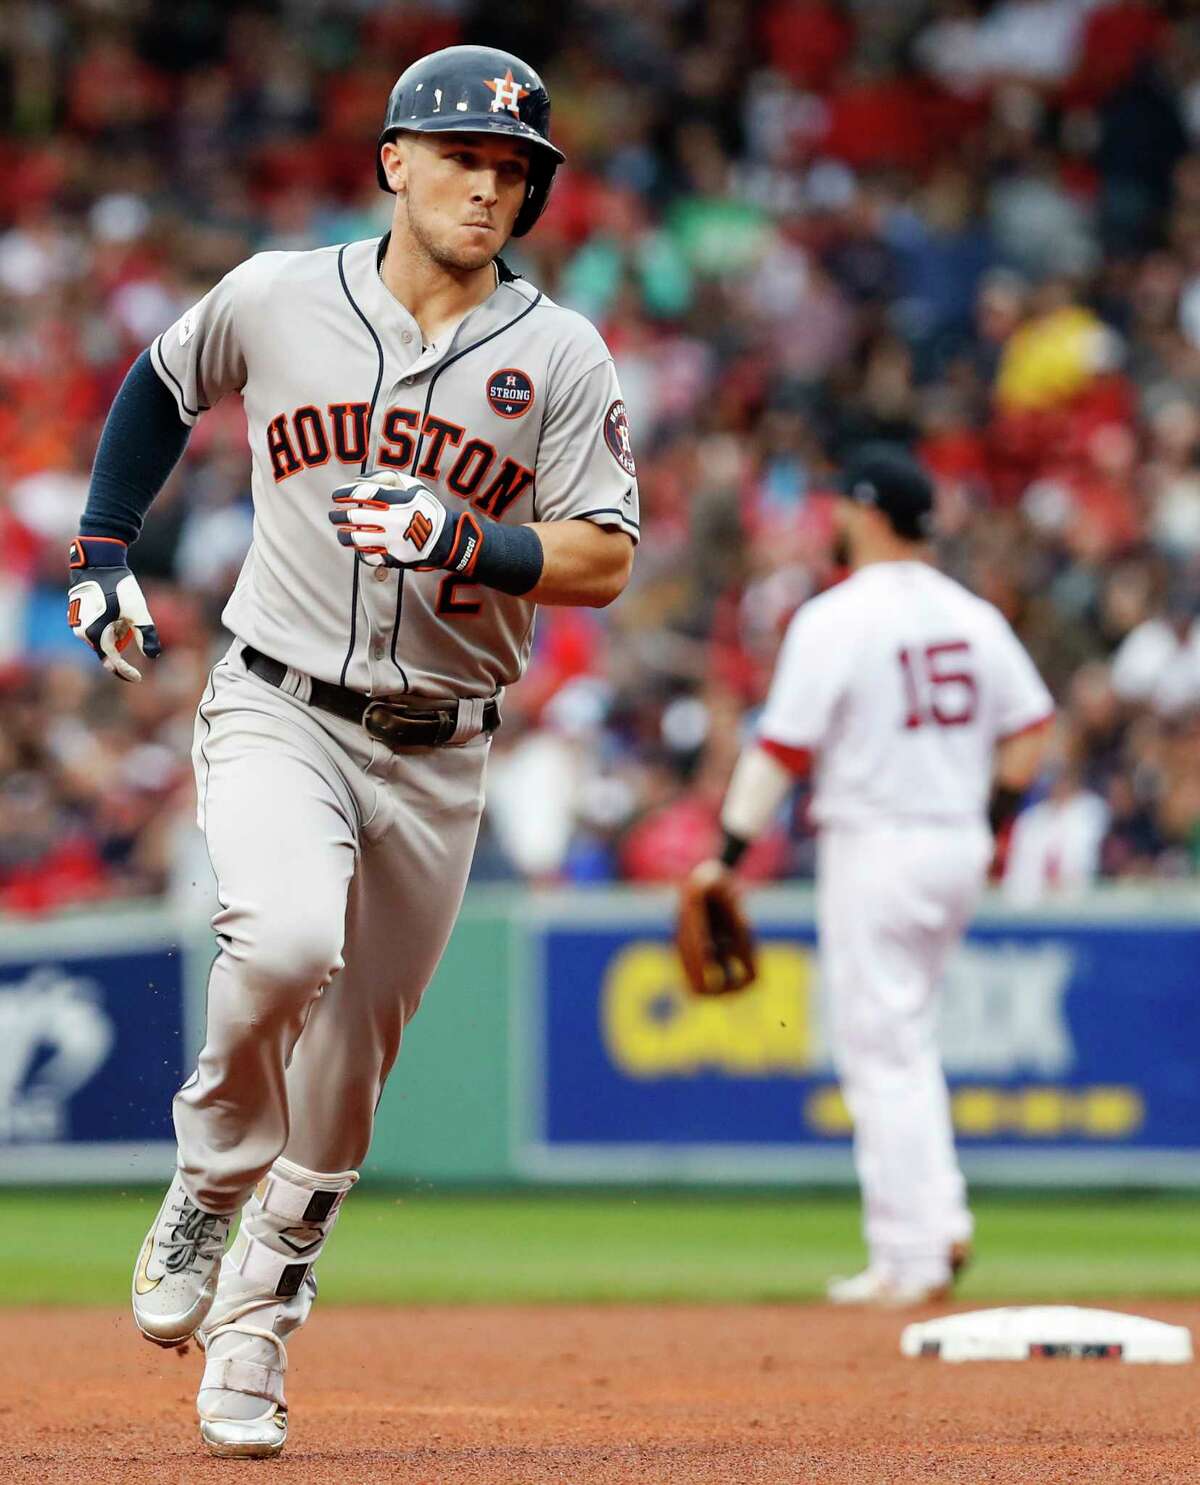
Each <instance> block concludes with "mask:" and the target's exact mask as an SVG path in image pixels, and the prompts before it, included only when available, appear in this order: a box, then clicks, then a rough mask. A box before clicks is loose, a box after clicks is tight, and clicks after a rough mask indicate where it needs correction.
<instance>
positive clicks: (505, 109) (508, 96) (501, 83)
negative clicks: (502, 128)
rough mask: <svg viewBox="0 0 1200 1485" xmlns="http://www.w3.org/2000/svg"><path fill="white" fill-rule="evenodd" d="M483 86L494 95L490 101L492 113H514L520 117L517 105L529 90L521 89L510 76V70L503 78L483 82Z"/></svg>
mask: <svg viewBox="0 0 1200 1485" xmlns="http://www.w3.org/2000/svg"><path fill="white" fill-rule="evenodd" d="M484 86H485V87H487V88H490V89H491V91H492V92H493V93H494V94H495V95H496V96H495V97H494V98H493V99H492V108H491V111H492V113H514V114H516V115H517V117H518V118H519V117H520V108H519V106H518V105H519V104H520V102H521V99H522V98H527V97H528V96H529V89H528V88H523V87H522V86H521V84H520V83H519V82H518V81H517V80H516V78H515V77H513V75H512V68H511V67H510V68H508V70H507V71H506V72H505V74H504V76H503V77H493V78H491V79H490V80H489V81H485V83H484Z"/></svg>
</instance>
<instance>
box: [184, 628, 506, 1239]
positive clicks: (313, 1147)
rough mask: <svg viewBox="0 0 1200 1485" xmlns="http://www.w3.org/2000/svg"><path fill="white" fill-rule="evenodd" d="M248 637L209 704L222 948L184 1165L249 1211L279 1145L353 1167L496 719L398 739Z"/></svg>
mask: <svg viewBox="0 0 1200 1485" xmlns="http://www.w3.org/2000/svg"><path fill="white" fill-rule="evenodd" d="M240 650H241V646H240V645H239V644H235V645H234V646H233V648H232V649H231V651H230V653H229V654H228V655H227V656H226V657H225V659H224V660H223V661H221V663H220V664H219V665H218V666H217V668H216V669H215V670H214V672H213V676H212V680H211V683H210V685H209V688H208V690H207V691H206V693H205V697H204V700H203V701H202V703H201V706H200V711H199V713H198V716H197V720H196V733H195V744H194V747H193V762H194V765H195V770H196V783H197V793H198V801H199V816H200V824H201V827H202V829H203V830H204V834H205V839H206V840H207V842H208V849H209V854H210V856H211V857H212V863H213V869H214V871H215V873H216V877H217V889H218V900H219V901H220V903H221V909H220V911H219V912H218V913H217V914H216V915H215V917H214V918H213V928H214V929H215V931H216V935H217V944H218V949H217V957H216V959H215V960H214V962H213V966H212V970H211V972H210V975H209V984H208V1027H207V1036H206V1040H205V1044H204V1048H203V1050H202V1051H201V1053H200V1059H199V1064H198V1067H197V1070H196V1072H195V1073H194V1074H193V1076H192V1077H191V1078H190V1079H189V1080H188V1082H187V1083H185V1084H184V1086H183V1088H182V1089H181V1090H180V1091H179V1093H178V1094H176V1096H175V1102H174V1117H175V1132H176V1136H177V1138H178V1141H179V1169H180V1172H181V1175H182V1177H183V1182H184V1185H185V1186H186V1187H187V1190H188V1192H189V1194H190V1195H191V1197H192V1199H193V1200H194V1201H195V1202H196V1203H197V1204H198V1205H199V1206H201V1207H203V1208H204V1210H205V1211H209V1212H219V1213H227V1212H234V1211H237V1210H238V1209H239V1208H240V1207H241V1206H242V1203H243V1202H244V1201H245V1200H246V1198H247V1197H248V1196H249V1195H250V1193H251V1191H252V1190H253V1188H254V1186H255V1185H256V1184H257V1182H258V1181H259V1180H260V1179H261V1178H262V1177H263V1176H264V1175H265V1174H266V1172H267V1171H268V1170H269V1169H270V1167H271V1164H272V1162H273V1161H274V1160H275V1159H276V1157H277V1156H280V1155H284V1156H286V1157H287V1159H288V1160H289V1161H291V1162H293V1163H294V1164H295V1165H297V1166H301V1167H303V1168H304V1169H306V1170H309V1171H351V1170H354V1169H355V1168H356V1167H357V1166H358V1165H359V1164H360V1163H361V1161H362V1159H363V1157H364V1156H365V1155H366V1153H367V1148H368V1146H369V1144H370V1141H371V1130H372V1126H373V1123H374V1115H375V1106H376V1104H377V1103H378V1101H379V1096H380V1094H381V1093H382V1091H383V1085H384V1081H385V1079H386V1078H387V1075H388V1072H389V1071H390V1069H391V1066H392V1063H393V1062H394V1061H395V1058H396V1054H397V1052H398V1051H399V1048H400V1038H401V1036H402V1034H403V1031H404V1027H405V1025H406V1024H407V1023H408V1021H409V1020H411V1018H412V1017H413V1015H414V1014H415V1013H416V1010H417V1007H418V1006H419V1005H420V1002H421V996H422V994H423V993H424V990H425V986H426V985H427V984H428V983H429V980H430V978H431V977H432V975H433V972H434V969H435V968H436V967H437V963H438V960H439V959H440V958H441V956H442V951H443V949H444V948H445V946H446V942H447V940H448V939H449V937H450V930H451V929H452V927H453V926H454V920H455V918H456V916H457V915H458V910H459V907H460V905H461V903H462V897H463V892H464V890H465V887H466V882H467V874H468V871H469V869H470V864H471V856H472V854H473V852H474V849H475V837H476V834H477V831H478V828H479V817H480V813H481V811H482V807H483V781H484V765H485V761H486V758H487V750H488V743H487V739H486V738H485V737H483V736H479V737H476V738H475V739H474V740H473V741H471V742H468V743H466V744H465V745H464V746H462V747H453V748H422V749H419V750H412V751H409V752H405V753H403V754H396V753H392V752H391V751H390V750H389V749H387V748H385V747H384V746H383V745H382V744H381V743H377V742H375V741H373V740H372V739H371V738H370V737H369V736H368V734H367V733H366V732H365V731H364V730H363V728H362V727H361V726H359V725H357V724H356V723H351V722H347V721H343V720H342V719H340V718H338V717H335V716H331V715H330V714H329V713H327V712H323V711H318V710H316V709H315V708H313V707H310V706H308V705H307V704H306V703H304V702H302V701H299V700H297V699H296V697H294V696H292V695H289V694H288V693H287V692H286V691H284V690H280V689H277V688H275V687H273V686H270V685H268V684H267V682H266V681H263V680H260V679H259V678H258V677H257V676H254V675H251V674H249V673H248V672H247V670H246V669H245V666H244V665H243V664H242V662H241V658H240Z"/></svg>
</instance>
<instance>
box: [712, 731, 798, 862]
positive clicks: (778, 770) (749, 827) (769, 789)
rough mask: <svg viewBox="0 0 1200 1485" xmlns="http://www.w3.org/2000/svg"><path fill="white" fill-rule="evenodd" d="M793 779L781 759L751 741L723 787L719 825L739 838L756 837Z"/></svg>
mask: <svg viewBox="0 0 1200 1485" xmlns="http://www.w3.org/2000/svg"><path fill="white" fill-rule="evenodd" d="M795 782H796V779H795V775H794V774H792V773H791V772H790V771H789V770H788V769H786V768H785V767H784V766H783V764H782V763H780V762H778V760H777V759H775V758H772V757H771V755H770V753H768V752H767V751H766V749H765V748H760V747H759V746H758V744H757V743H755V744H752V745H751V746H750V747H748V748H746V749H744V751H743V752H742V756H741V757H740V758H739V759H738V761H737V767H736V768H735V769H734V770H733V777H732V778H731V779H730V781H729V788H728V789H727V790H726V791H725V804H724V806H723V807H722V809H721V828H722V829H723V830H727V831H728V832H729V833H730V835H736V836H738V837H740V839H742V840H747V841H750V840H757V839H758V837H759V836H760V835H761V834H762V833H763V831H764V830H765V829H766V828H767V826H768V825H769V824H770V823H771V821H772V819H773V818H774V816H775V812H776V811H777V810H778V809H779V806H780V805H781V804H782V803H783V801H784V800H785V799H786V798H787V796H788V794H789V792H790V791H791V788H792V786H793V785H794V784H795Z"/></svg>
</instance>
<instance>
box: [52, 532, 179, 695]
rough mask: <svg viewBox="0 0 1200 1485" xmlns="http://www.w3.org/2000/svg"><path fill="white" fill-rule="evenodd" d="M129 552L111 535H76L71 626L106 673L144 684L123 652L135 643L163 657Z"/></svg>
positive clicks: (72, 551)
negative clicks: (97, 657) (107, 671)
mask: <svg viewBox="0 0 1200 1485" xmlns="http://www.w3.org/2000/svg"><path fill="white" fill-rule="evenodd" d="M128 555H129V548H128V546H126V544H125V543H124V542H123V541H118V540H117V539H116V538H115V537H110V536H77V537H76V538H75V540H74V541H73V542H72V543H71V549H70V556H69V561H70V569H71V587H70V589H69V590H68V592H67V623H68V624H70V626H71V628H72V630H73V631H74V633H75V637H76V638H77V639H81V640H83V642H84V644H86V645H90V646H91V648H92V649H93V650H95V652H96V654H97V655H98V656H99V658H100V661H101V663H102V664H103V666H104V668H105V670H111V671H112V673H113V675H115V676H117V677H119V678H120V679H121V680H123V681H140V680H141V678H142V677H141V672H140V671H139V670H137V668H136V667H135V666H133V665H130V663H129V661H128V660H124V659H122V656H121V652H122V651H123V650H125V649H127V648H128V646H129V645H130V644H131V643H134V644H136V645H137V647H138V649H139V650H141V652H142V654H143V655H148V656H149V657H150V658H151V659H154V658H155V657H156V656H158V655H160V654H161V653H162V645H161V644H159V642H158V630H157V629H155V627H154V620H153V619H152V618H151V617H150V610H149V608H147V606H146V599H145V596H144V595H143V593H142V590H141V588H140V587H139V586H138V580H137V578H135V577H134V575H133V573H132V572H130V570H129V565H128V563H127V561H126V558H127V557H128Z"/></svg>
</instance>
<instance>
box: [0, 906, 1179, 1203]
mask: <svg viewBox="0 0 1200 1485" xmlns="http://www.w3.org/2000/svg"><path fill="white" fill-rule="evenodd" d="M752 906H753V909H754V912H755V916H756V919H757V921H758V922H759V923H760V924H761V925H762V928H763V952H762V977H761V984H760V986H759V987H758V988H757V989H756V990H755V991H754V992H753V993H752V994H748V995H746V996H744V997H737V998H731V999H729V1000H723V1001H707V1002H698V1001H695V1000H692V999H689V998H687V997H685V995H684V994H683V992H682V990H681V988H680V984H679V977H678V974H677V971H676V967H675V962H674V958H673V954H672V952H671V950H670V947H669V935H670V929H671V917H672V908H673V903H672V899H671V897H670V896H669V894H665V893H658V892H631V891H614V892H587V893H571V892H551V893H545V894H537V893H528V892H521V893H508V892H504V891H493V890H480V891H476V892H473V893H472V894H470V895H469V897H468V901H467V904H466V907H465V909H464V912H463V915H462V918H461V920H460V923H459V926H458V929H457V931H456V933H455V935H454V938H453V941H452V942H451V945H450V948H449V950H448V951H447V954H446V957H445V959H444V961H443V964H442V966H441V968H440V970H439V973H438V976H437V978H436V980H435V982H434V984H433V986H432V987H431V989H430V991H429V994H428V996H427V998H426V1002H425V1005H424V1007H423V1008H422V1011H421V1014H420V1015H419V1016H418V1017H417V1019H416V1021H415V1022H414V1023H413V1025H412V1026H411V1028H410V1029H409V1032H408V1035H407V1037H406V1044H405V1048H404V1050H403V1052H402V1054H401V1058H400V1062H399V1064H398V1067H397V1070H396V1072H395V1073H394V1074H393V1077H392V1080H391V1083H390V1084H389V1087H388V1090H387V1093H386V1095H385V1097H384V1100H383V1102H382V1104H381V1106H380V1111H379V1122H378V1127H377V1135H376V1140H375V1145H374V1149H373V1152H372V1155H371V1159H370V1161H369V1163H368V1171H369V1172H370V1173H372V1174H374V1175H375V1176H377V1177H382V1178H385V1179H389V1180H395V1181H403V1182H414V1181H415V1182H418V1183H422V1184H424V1183H429V1184H433V1185H442V1184H464V1183H488V1184H493V1185H504V1184H523V1183H525V1184H527V1183H538V1182H553V1183H556V1184H557V1183H563V1182H588V1181H601V1182H605V1183H613V1182H617V1183H622V1182H656V1183H658V1182H676V1181H679V1182H690V1183H722V1182H724V1183H735V1184H745V1183H765V1184H772V1185H773V1184H778V1185H795V1184H803V1183H814V1182H820V1183H841V1182H848V1181H850V1180H851V1179H852V1168H851V1163H850V1155H849V1139H848V1123H847V1118H846V1112H845V1108H844V1106H843V1104H842V1101H841V1098H840V1095H839V1094H838V1091H837V1085H836V1078H835V1075H834V1070H833V1066H832V1060H831V1056H830V1050H829V1034H828V1023H827V1016H826V1013H825V1008H824V1006H823V1004H822V999H821V995H820V989H819V984H818V976H817V969H816V958H815V950H814V930H813V904H812V897H811V894H810V893H808V892H806V891H802V890H792V889H788V890H784V889H780V890H773V891H768V892H764V893H761V894H759V895H758V896H757V897H756V898H754V899H752ZM211 957H212V941H211V937H210V934H209V931H208V927H207V923H206V922H205V920H204V918H203V916H202V915H201V916H197V915H195V914H193V913H188V914H178V913H172V912H171V911H170V910H167V909H164V908H134V909H128V910H124V911H120V912H114V911H113V910H112V909H111V908H109V909H107V910H106V911H105V912H104V913H102V914H100V913H94V914H73V915H71V916H64V917H61V918H56V919H51V920H45V919H43V920H39V921H37V922H31V923H16V922H7V923H0V1027H2V1028H3V1035H2V1036H0V1180H3V1181H6V1182H9V1183H15V1182H20V1183H33V1184H40V1183H57V1182H81V1181H86V1182H116V1183H122V1184H126V1183H130V1182H135V1181H139V1180H153V1181H157V1180H160V1179H161V1178H162V1177H163V1176H164V1175H165V1174H167V1173H168V1172H169V1171H170V1169H171V1166H172V1156H173V1145H172V1142H171V1127H170V1119H169V1102H170V1096H171V1093H172V1092H173V1091H174V1089H175V1087H177V1086H178V1084H179V1082H181V1081H182V1079H183V1077H184V1076H185V1075H186V1071H187V1069H188V1068H189V1066H190V1064H191V1062H192V1060H193V1058H194V1055H195V1051H196V1049H197V1047H198V1044H199V1041H200V1038H201V1036H202V1033H203V999H204V985H205V980H206V977H207V972H208V966H209V963H210V961H211ZM1197 966H1200V895H1198V894H1197V893H1196V892H1195V891H1193V890H1186V891H1184V890H1181V891H1180V892H1178V893H1176V892H1172V891H1168V890H1166V889H1163V888H1156V889H1154V890H1147V891H1140V892H1135V891H1130V890H1128V889H1121V890H1116V889H1112V890H1107V891H1100V892H1097V893H1096V894H1094V895H1093V896H1091V897H1089V898H1087V899H1086V900H1084V901H1080V902H1076V903H1072V904H1071V906H1070V907H1069V908H1063V907H1060V908H1056V909H1053V910H1041V911H1035V912H1029V911H1024V912H1014V911H1011V910H1007V909H1005V908H1004V907H1003V906H1002V905H1000V904H999V903H997V902H995V901H991V902H989V903H988V904H987V905H986V907H985V910H984V911H983V912H982V913H981V914H980V916H979V919H978V921H977V922H976V924H975V925H974V926H973V928H972V931H971V934H970V937H969V939H968V941H967V943H966V944H965V945H964V947H963V949H962V950H961V952H960V953H959V954H957V955H956V956H955V958H954V960H953V962H952V963H951V965H950V966H949V969H948V972H947V976H946V985H945V989H944V994H943V1005H942V1018H941V1037H942V1045H943V1052H944V1056H945V1059H946V1065H947V1069H948V1073H949V1078H950V1085H951V1096H952V1102H953V1109H954V1117H955V1124H956V1127H957V1130H958V1135H959V1141H960V1146H961V1149H962V1151H963V1154H964V1161H965V1164H966V1166H967V1169H968V1173H969V1175H970V1176H972V1177H973V1178H974V1179H976V1180H981V1181H987V1182H994V1183H997V1184H1005V1183H1007V1184H1020V1185H1030V1184H1039V1183H1045V1184H1052V1185H1055V1186H1072V1185H1081V1186H1082V1185H1126V1186H1200V994H1197Z"/></svg>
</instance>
